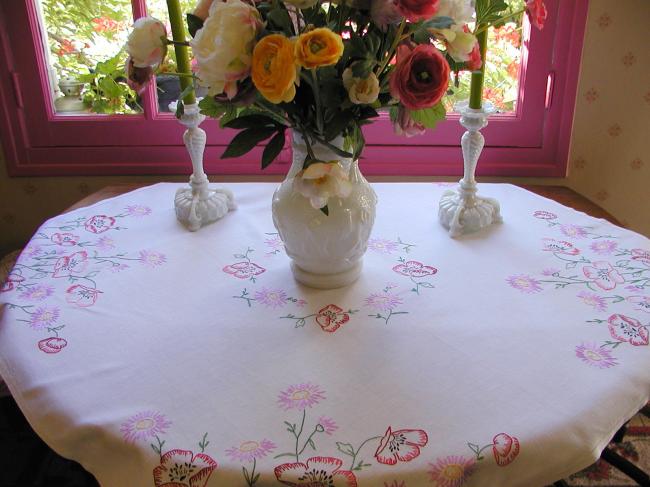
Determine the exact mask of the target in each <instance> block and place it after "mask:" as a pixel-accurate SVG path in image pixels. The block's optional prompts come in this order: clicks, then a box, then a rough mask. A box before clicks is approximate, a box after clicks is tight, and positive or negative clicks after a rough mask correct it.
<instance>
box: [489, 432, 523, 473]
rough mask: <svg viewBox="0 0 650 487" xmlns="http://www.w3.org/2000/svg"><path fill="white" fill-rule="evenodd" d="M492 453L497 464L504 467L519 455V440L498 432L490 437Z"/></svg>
mask: <svg viewBox="0 0 650 487" xmlns="http://www.w3.org/2000/svg"><path fill="white" fill-rule="evenodd" d="M492 453H493V454H494V460H495V461H496V462H497V465H499V466H500V467H505V466H506V465H508V464H509V463H512V462H513V461H514V459H515V457H516V456H517V455H519V440H518V439H517V438H515V437H514V436H510V435H508V434H506V433H499V434H498V435H496V436H495V437H494V438H492Z"/></svg>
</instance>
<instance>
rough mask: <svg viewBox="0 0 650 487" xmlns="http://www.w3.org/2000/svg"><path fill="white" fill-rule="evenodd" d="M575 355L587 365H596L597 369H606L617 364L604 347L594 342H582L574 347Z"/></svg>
mask: <svg viewBox="0 0 650 487" xmlns="http://www.w3.org/2000/svg"><path fill="white" fill-rule="evenodd" d="M576 357H578V358H579V359H580V360H582V361H583V362H584V363H586V364H587V365H591V366H592V367H598V368H599V369H608V368H609V367H614V366H615V365H618V362H617V361H616V358H615V357H612V354H611V352H610V351H609V350H607V349H606V348H601V347H599V346H598V345H596V344H595V343H583V344H581V345H578V346H577V347H576Z"/></svg>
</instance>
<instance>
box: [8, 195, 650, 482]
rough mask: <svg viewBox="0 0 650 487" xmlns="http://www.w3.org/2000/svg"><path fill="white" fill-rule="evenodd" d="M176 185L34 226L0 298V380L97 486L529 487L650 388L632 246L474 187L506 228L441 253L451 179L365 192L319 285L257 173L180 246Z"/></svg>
mask: <svg viewBox="0 0 650 487" xmlns="http://www.w3.org/2000/svg"><path fill="white" fill-rule="evenodd" d="M177 187H178V185H173V184H158V185H155V186H151V187H148V188H143V189H140V190H137V191H134V192H132V193H129V194H125V195H123V196H119V197H116V198H113V199H110V200H106V201H104V202H101V203H98V204H96V205H93V206H91V207H88V208H84V209H80V210H77V211H74V212H72V213H69V214H66V215H62V216H59V217H57V218H53V219H51V220H49V221H48V222H46V223H45V224H44V225H43V226H42V227H41V228H40V229H39V230H38V232H37V233H36V234H35V236H34V237H33V239H32V240H31V242H30V244H29V245H28V246H27V247H26V249H25V250H24V252H23V254H22V255H21V257H20V259H19V261H18V264H17V266H16V267H15V269H14V271H13V272H12V274H11V275H10V276H9V279H8V280H7V281H6V282H5V283H4V284H3V287H2V290H3V292H2V293H1V294H0V303H2V312H1V318H0V357H1V359H0V374H1V375H2V377H3V378H4V379H5V380H6V382H7V384H8V385H9V387H10V389H11V391H12V393H13V394H14V396H15V398H16V400H17V401H18V403H19V405H20V407H21V408H22V410H23V411H24V413H25V415H26V416H27V418H28V419H29V421H30V422H31V423H32V425H33V427H34V428H35V430H36V432H37V433H38V434H39V435H40V436H41V437H43V439H44V440H45V441H46V442H48V443H49V444H50V445H51V446H52V447H53V448H54V449H55V450H56V451H58V452H59V453H61V454H62V455H64V456H66V457H69V458H72V459H75V460H77V461H79V462H80V463H82V464H83V465H84V467H86V468H87V469H88V470H89V471H90V472H92V473H93V474H94V475H95V476H96V477H97V479H98V480H99V482H100V483H101V485H102V486H104V487H129V486H133V487H142V486H151V485H156V486H162V485H173V486H175V487H178V486H181V485H182V486H190V487H204V486H208V487H209V486H238V485H242V486H243V485H256V486H258V487H259V486H265V485H277V484H278V481H280V482H284V483H285V484H287V485H306V484H307V483H308V482H310V481H315V480H317V479H318V480H323V481H324V482H325V481H327V482H331V483H327V482H325V483H323V484H322V485H335V486H347V487H351V486H356V485H359V486H368V487H376V486H389V487H400V486H401V487H414V486H428V485H434V486H435V485H437V486H440V487H456V486H459V485H461V484H463V485H468V486H501V487H507V486H526V487H531V486H535V485H543V484H545V483H549V482H552V481H554V480H557V479H559V478H561V477H563V476H566V475H568V474H571V473H572V472H574V471H577V470H579V469H581V468H583V467H585V466H587V465H588V464H590V463H591V462H593V461H594V460H595V459H596V458H597V457H598V455H599V452H600V450H601V449H602V448H603V447H604V446H605V445H606V443H607V442H608V440H609V439H610V438H611V436H612V434H613V433H614V432H615V431H616V430H617V429H618V427H619V426H621V424H622V423H623V422H624V421H625V420H627V419H628V418H629V417H631V416H632V415H633V414H634V413H635V412H636V411H637V410H638V409H639V408H640V407H641V406H642V405H643V404H645V402H646V401H647V400H648V398H649V395H650V373H649V372H650V349H649V348H650V347H648V325H649V322H650V242H649V241H648V239H646V238H644V237H642V236H640V235H638V234H635V233H633V232H630V231H627V230H624V229H621V228H618V227H615V226H613V225H611V224H609V223H607V222H606V221H604V220H596V219H593V218H591V217H589V216H586V215H584V214H582V213H579V212H576V211H574V210H572V209H569V208H566V207H563V206H561V205H559V204H557V203H555V202H553V201H550V200H546V199H544V198H541V197H539V196H536V195H534V194H532V193H529V192H526V191H524V190H523V189H520V188H517V187H515V186H511V185H487V184H486V185H481V187H480V191H481V193H482V194H483V195H485V196H493V197H496V198H497V199H499V200H500V202H501V205H502V209H503V216H504V223H503V224H501V225H498V226H494V227H492V228H490V229H488V230H486V231H485V232H482V233H480V234H476V235H472V236H468V237H464V238H461V239H458V240H452V239H450V238H449V237H448V236H447V234H446V233H445V231H444V230H443V228H442V227H440V225H439V223H438V221H437V204H438V201H439V199H440V196H441V194H442V192H443V191H444V190H445V189H447V187H446V186H445V185H443V184H438V185H436V184H376V185H375V188H376V191H377V193H378V196H379V205H378V211H377V221H376V224H375V228H374V231H373V236H372V239H371V240H370V243H369V250H368V252H367V254H366V256H365V264H364V270H363V273H362V276H361V278H360V280H359V281H358V282H356V283H355V284H354V285H352V286H350V287H348V288H342V289H337V290H332V291H318V290H313V289H308V288H304V287H301V286H299V285H297V284H296V283H295V282H294V280H293V279H292V276H291V272H290V269H289V262H288V258H287V257H286V255H285V254H284V252H283V249H282V245H281V242H280V240H279V239H278V236H277V234H276V233H275V229H274V227H273V224H272V221H271V215H270V199H271V194H272V192H273V190H274V188H275V185H274V184H231V185H229V187H230V188H231V189H233V191H234V192H235V194H236V198H237V202H238V204H239V208H238V209H237V210H236V211H234V212H232V213H230V214H229V215H227V216H226V217H225V218H224V219H223V220H221V221H219V222H217V223H215V224H213V225H210V226H208V227H206V228H203V229H202V230H200V231H199V232H197V233H190V232H188V231H186V230H185V229H184V228H183V227H182V226H180V225H179V223H177V221H176V219H175V216H174V210H173V195H174V192H175V191H176V188H177ZM173 482H176V483H173ZM310 485H311V484H310ZM313 485H316V484H313ZM317 485H321V484H317Z"/></svg>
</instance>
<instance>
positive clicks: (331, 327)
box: [316, 304, 350, 333]
mask: <svg viewBox="0 0 650 487" xmlns="http://www.w3.org/2000/svg"><path fill="white" fill-rule="evenodd" d="M348 321H350V315H349V314H348V313H344V312H343V309H342V308H339V307H338V306H337V305H335V304H328V305H327V306H325V307H324V308H322V309H320V310H319V311H318V314H317V315H316V323H318V324H319V325H320V327H321V328H322V329H323V331H326V332H328V333H333V332H335V331H336V330H338V329H339V327H340V326H341V325H344V324H345V323H347V322H348Z"/></svg>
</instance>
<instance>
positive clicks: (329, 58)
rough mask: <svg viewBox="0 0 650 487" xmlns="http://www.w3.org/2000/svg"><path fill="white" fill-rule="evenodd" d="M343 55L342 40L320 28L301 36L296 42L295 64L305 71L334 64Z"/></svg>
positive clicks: (329, 31)
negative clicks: (305, 69)
mask: <svg viewBox="0 0 650 487" xmlns="http://www.w3.org/2000/svg"><path fill="white" fill-rule="evenodd" d="M342 54H343V39H341V36H340V35H338V34H337V33H335V32H332V31H331V30H329V29H327V28H325V27H321V28H319V29H314V30H312V31H309V32H306V33H305V34H301V35H300V37H298V42H296V62H297V63H298V64H299V65H300V66H302V67H304V68H307V69H312V68H317V67H319V66H330V65H332V64H336V63H337V61H338V60H339V59H340V58H341V55H342Z"/></svg>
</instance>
